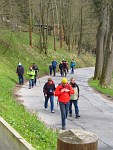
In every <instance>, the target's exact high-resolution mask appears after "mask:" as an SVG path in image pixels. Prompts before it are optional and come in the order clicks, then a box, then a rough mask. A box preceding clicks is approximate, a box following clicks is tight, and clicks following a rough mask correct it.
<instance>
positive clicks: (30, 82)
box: [29, 79, 34, 88]
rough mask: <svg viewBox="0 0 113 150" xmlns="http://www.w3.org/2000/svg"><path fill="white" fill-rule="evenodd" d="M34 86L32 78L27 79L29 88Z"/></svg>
mask: <svg viewBox="0 0 113 150" xmlns="http://www.w3.org/2000/svg"><path fill="white" fill-rule="evenodd" d="M33 86H34V79H29V88H31V87H33Z"/></svg>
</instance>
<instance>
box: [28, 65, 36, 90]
mask: <svg viewBox="0 0 113 150" xmlns="http://www.w3.org/2000/svg"><path fill="white" fill-rule="evenodd" d="M27 75H28V76H29V89H31V87H32V88H33V86H34V79H35V70H33V68H32V66H31V67H29V70H28V71H27Z"/></svg>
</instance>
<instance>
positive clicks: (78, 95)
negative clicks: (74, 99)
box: [77, 85, 80, 99]
mask: <svg viewBox="0 0 113 150" xmlns="http://www.w3.org/2000/svg"><path fill="white" fill-rule="evenodd" d="M77 90H78V99H79V92H80V89H79V86H78V85H77Z"/></svg>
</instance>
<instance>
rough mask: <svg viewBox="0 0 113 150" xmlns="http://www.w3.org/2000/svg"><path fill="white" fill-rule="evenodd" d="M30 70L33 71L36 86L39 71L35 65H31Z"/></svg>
mask: <svg viewBox="0 0 113 150" xmlns="http://www.w3.org/2000/svg"><path fill="white" fill-rule="evenodd" d="M32 69H33V70H35V76H34V85H36V82H37V76H38V72H39V69H38V66H37V65H36V64H35V63H33V65H32Z"/></svg>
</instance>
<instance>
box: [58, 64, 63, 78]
mask: <svg viewBox="0 0 113 150" xmlns="http://www.w3.org/2000/svg"><path fill="white" fill-rule="evenodd" d="M59 70H60V74H61V76H63V64H62V61H61V62H60V64H59Z"/></svg>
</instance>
